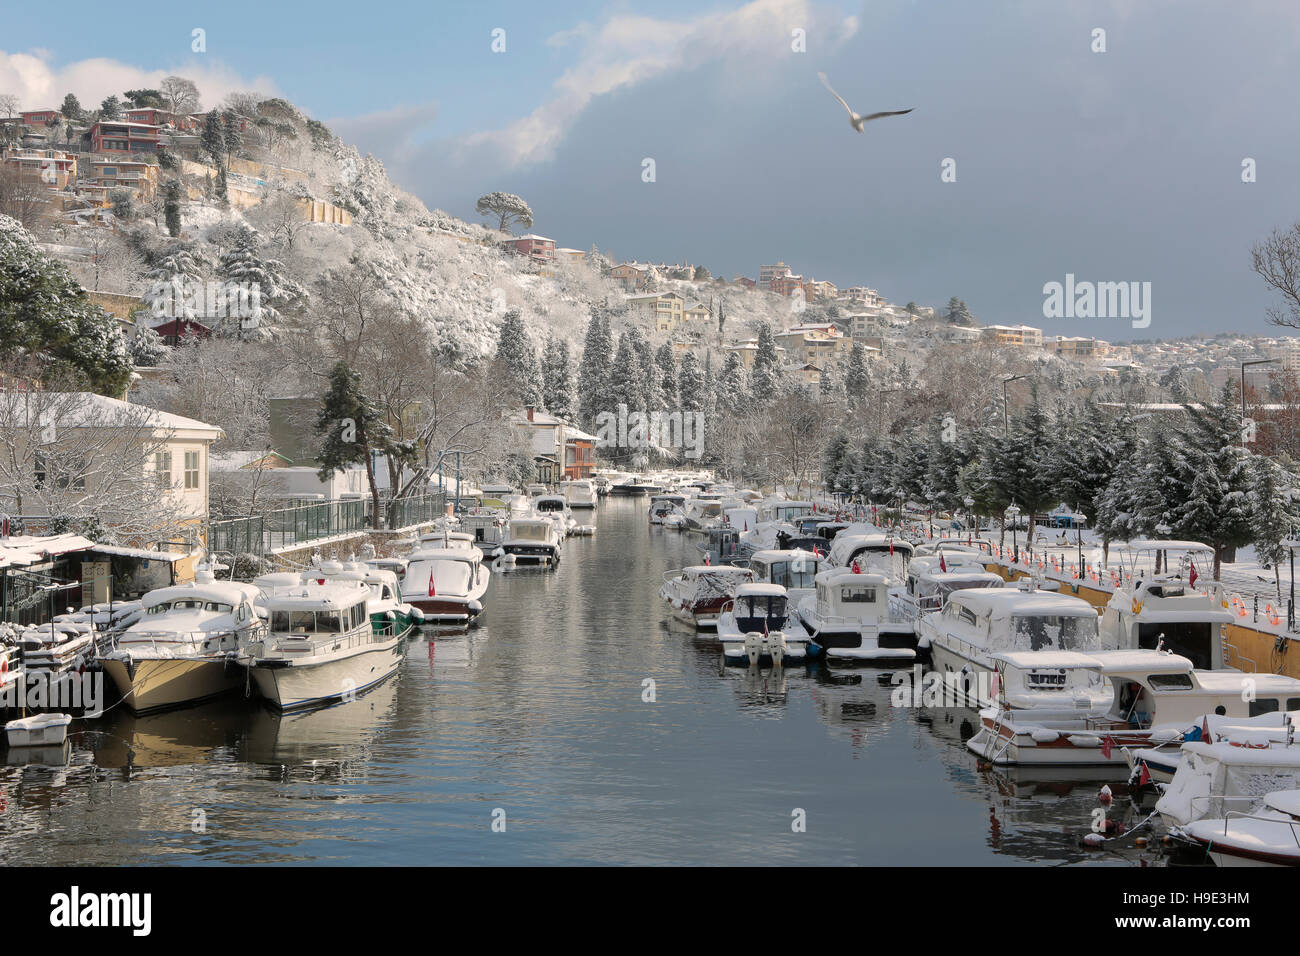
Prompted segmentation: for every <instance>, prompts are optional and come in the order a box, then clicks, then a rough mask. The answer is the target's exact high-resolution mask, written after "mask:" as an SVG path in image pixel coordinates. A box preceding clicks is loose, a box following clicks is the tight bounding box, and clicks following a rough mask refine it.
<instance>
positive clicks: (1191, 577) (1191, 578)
mask: <svg viewBox="0 0 1300 956" xmlns="http://www.w3.org/2000/svg"><path fill="white" fill-rule="evenodd" d="M1197 577H1198V575H1197V573H1196V562H1195V561H1193V562H1192V569H1191V571H1189V572H1188V573H1187V583H1188V584H1190V585H1191V586H1192V587H1196V578H1197Z"/></svg>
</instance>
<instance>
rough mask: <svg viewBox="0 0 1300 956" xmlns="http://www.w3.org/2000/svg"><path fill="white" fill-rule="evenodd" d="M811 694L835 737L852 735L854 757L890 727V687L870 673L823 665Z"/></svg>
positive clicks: (824, 721)
mask: <svg viewBox="0 0 1300 956" xmlns="http://www.w3.org/2000/svg"><path fill="white" fill-rule="evenodd" d="M810 693H811V696H812V702H813V705H814V706H815V707H816V708H817V716H818V717H819V718H820V719H821V721H822V723H824V724H825V725H826V728H827V729H828V730H829V731H830V732H831V735H832V736H833V737H847V738H848V740H849V743H850V745H851V746H852V747H853V755H854V757H858V756H860V755H861V750H862V748H863V746H864V745H865V744H868V743H870V742H871V741H872V740H874V739H875V738H878V737H882V736H884V734H885V733H886V731H887V729H888V725H889V689H888V688H887V687H886V688H881V687H878V686H877V682H876V680H875V675H873V674H871V673H869V672H863V671H858V672H855V673H849V674H846V673H842V672H837V671H832V670H827V669H826V668H825V667H822V668H819V669H818V670H817V672H816V674H815V681H814V684H813V686H812V688H811V691H810Z"/></svg>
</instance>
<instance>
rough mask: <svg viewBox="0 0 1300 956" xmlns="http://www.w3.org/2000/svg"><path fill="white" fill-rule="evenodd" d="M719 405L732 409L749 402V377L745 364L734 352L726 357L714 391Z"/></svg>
mask: <svg viewBox="0 0 1300 956" xmlns="http://www.w3.org/2000/svg"><path fill="white" fill-rule="evenodd" d="M716 395H717V397H718V402H719V404H721V405H723V406H724V407H729V408H734V407H736V406H739V405H744V404H745V403H746V402H747V401H748V400H749V375H748V370H747V369H746V368H745V363H744V362H742V361H741V360H740V356H739V355H737V354H736V353H735V352H731V353H729V354H728V355H727V361H726V362H725V363H724V364H723V366H722V375H721V376H719V378H718V387H717V389H716Z"/></svg>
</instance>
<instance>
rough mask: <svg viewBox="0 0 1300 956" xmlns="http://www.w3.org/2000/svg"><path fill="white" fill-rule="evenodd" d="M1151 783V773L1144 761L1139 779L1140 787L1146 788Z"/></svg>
mask: <svg viewBox="0 0 1300 956" xmlns="http://www.w3.org/2000/svg"><path fill="white" fill-rule="evenodd" d="M1150 782H1151V771H1150V770H1149V769H1147V763H1146V761H1145V760H1144V761H1142V775H1141V776H1140V777H1138V786H1139V787H1145V786H1146V785H1147V784H1149V783H1150Z"/></svg>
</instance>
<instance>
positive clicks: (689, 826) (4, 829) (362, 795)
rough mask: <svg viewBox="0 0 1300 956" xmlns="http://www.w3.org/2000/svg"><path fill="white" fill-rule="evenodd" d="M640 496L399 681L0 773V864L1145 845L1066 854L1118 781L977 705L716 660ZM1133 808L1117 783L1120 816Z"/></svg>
mask: <svg viewBox="0 0 1300 956" xmlns="http://www.w3.org/2000/svg"><path fill="white" fill-rule="evenodd" d="M645 507H646V505H645V503H644V501H638V500H627V499H607V500H605V501H604V502H602V504H601V506H600V509H599V511H598V524H599V530H598V532H597V533H596V535H595V536H593V537H590V538H571V539H570V540H569V541H568V542H567V543H566V544H565V546H564V556H563V560H562V562H561V564H560V567H559V568H558V570H556V571H554V572H546V571H536V570H527V571H515V572H510V573H504V574H498V575H495V579H494V581H493V583H492V586H491V588H490V589H489V591H488V594H487V597H486V600H485V605H486V608H487V610H486V612H485V614H484V618H483V623H482V625H481V626H480V627H478V628H475V629H474V630H472V631H470V632H468V633H461V634H437V635H422V636H420V637H419V638H417V639H414V640H413V641H412V642H411V643H410V645H409V648H408V651H407V657H406V660H405V663H404V665H403V668H402V670H401V671H400V672H399V674H398V675H397V677H396V679H394V680H392V681H389V682H388V683H387V684H385V685H383V686H381V687H379V688H378V689H376V690H374V691H373V692H371V693H369V694H367V695H364V696H362V697H361V698H359V699H358V700H356V701H355V702H352V703H347V704H341V705H338V706H335V707H331V708H327V709H325V710H320V711H316V712H312V713H307V714H302V715H296V716H292V715H291V716H285V717H281V716H277V715H275V714H273V713H271V712H270V711H268V710H267V709H265V707H263V706H262V705H260V703H259V702H257V701H256V700H243V699H236V700H228V701H225V702H222V703H218V704H213V705H208V706H204V707H201V708H196V709H191V710H185V711H180V712H174V713H170V714H161V715H157V716H152V717H144V718H133V717H131V716H130V715H129V714H126V713H124V712H122V711H121V709H120V708H119V710H118V711H115V712H113V713H111V714H109V715H107V716H106V717H104V718H103V719H101V720H98V721H92V722H89V723H85V722H77V723H74V725H73V729H74V730H75V731H77V733H76V734H75V736H74V737H73V739H72V752H71V756H70V759H69V762H68V764H67V765H66V766H60V767H56V768H51V767H46V766H38V765H27V766H16V765H10V766H5V767H3V768H0V807H2V809H0V834H2V836H0V854H3V862H4V863H6V864H54V865H71V864H83V865H123V864H150V863H169V864H284V863H295V864H335V865H342V864H415V865H419V864H609V863H634V864H666V863H678V864H742V865H743V864H814V865H815V864H863V865H910V864H981V865H988V864H1015V863H1037V864H1043V863H1046V864H1067V863H1079V862H1083V863H1092V864H1104V863H1110V864H1121V865H1135V864H1137V863H1138V862H1139V861H1143V857H1144V856H1146V857H1150V856H1151V853H1150V851H1139V850H1137V849H1136V848H1134V847H1133V846H1132V844H1131V842H1125V843H1124V845H1123V848H1122V849H1118V850H1115V851H1113V852H1111V851H1096V850H1085V849H1082V848H1081V847H1080V845H1079V839H1080V837H1081V836H1083V835H1084V834H1085V833H1087V832H1088V828H1089V824H1090V822H1091V814H1092V810H1093V808H1094V807H1096V806H1097V798H1096V793H1097V790H1098V788H1099V787H1100V785H1101V783H1102V782H1103V781H1108V782H1110V784H1111V786H1112V787H1115V786H1116V784H1117V782H1119V780H1121V779H1122V777H1123V772H1122V771H1113V770H1112V771H1109V772H1107V771H1104V770H1103V771H1099V776H1098V777H1097V778H1096V779H1092V780H1087V779H1085V780H1082V781H1080V782H1077V783H1073V784H1071V783H1060V782H1052V781H1051V780H1050V779H1049V780H1048V781H1045V782H1041V783H1035V782H1033V781H1032V780H1027V779H1024V778H1017V777H1014V776H1008V775H1006V774H1000V773H992V772H988V771H981V770H980V769H979V768H978V767H977V764H976V759H975V757H974V756H973V755H972V754H970V753H969V752H967V751H966V749H965V747H964V746H962V744H961V741H960V737H961V732H962V729H961V728H962V724H963V722H968V721H972V720H973V719H974V715H973V714H972V713H970V712H969V711H956V712H931V713H925V712H918V711H916V710H911V709H897V708H893V707H891V706H890V693H891V689H892V688H891V687H890V685H889V683H888V672H882V671H878V670H865V669H863V670H848V671H835V672H830V671H827V670H826V669H824V668H820V667H818V668H815V669H813V670H812V671H807V670H805V669H803V668H798V669H791V670H787V671H786V673H785V675H784V678H783V679H776V678H773V677H772V676H771V675H770V674H758V675H754V676H750V675H748V674H747V672H746V671H745V670H744V669H743V668H726V669H723V668H721V667H720V665H719V658H720V652H719V651H718V649H717V647H716V645H715V644H711V643H709V642H708V641H706V640H700V639H697V638H696V637H695V636H694V634H693V632H692V631H690V630H689V629H687V628H685V627H683V626H682V625H679V624H676V623H670V621H669V619H668V618H667V615H666V614H665V609H664V605H663V602H662V601H661V600H660V598H659V597H658V593H657V592H658V588H659V584H660V581H661V578H662V575H663V572H664V571H666V570H669V569H672V568H676V567H680V566H682V565H683V564H691V563H697V553H696V551H695V549H694V547H693V544H692V542H693V539H692V538H690V537H688V536H686V535H682V534H680V533H678V532H674V531H665V530H662V529H660V528H657V527H650V526H649V525H648V524H647V522H646V519H645ZM581 515H582V513H581V512H580V513H579V516H580V517H579V520H589V519H586V518H584V517H582V516H581ZM647 681H653V685H652V687H653V695H651V694H650V693H649V692H648V689H649V687H650V685H647V683H646V682H647ZM649 696H653V700H646V699H645V698H646V697H649ZM10 753H11V755H12V754H14V753H15V752H14V751H11V752H10ZM10 759H11V760H12V759H14V758H13V757H12V756H11V758H10ZM1145 812H1146V811H1142V812H1141V813H1139V812H1138V811H1137V810H1136V809H1135V808H1133V807H1132V806H1131V805H1130V803H1129V800H1128V798H1127V797H1126V796H1123V795H1121V796H1120V797H1119V798H1118V799H1117V800H1116V802H1115V807H1114V808H1112V810H1111V815H1112V817H1116V818H1119V819H1123V820H1127V821H1129V822H1132V821H1134V820H1136V819H1140V817H1141V816H1142V815H1144V814H1145ZM1149 861H1150V862H1158V861H1157V860H1154V859H1150V860H1149ZM1143 862H1146V861H1143Z"/></svg>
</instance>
